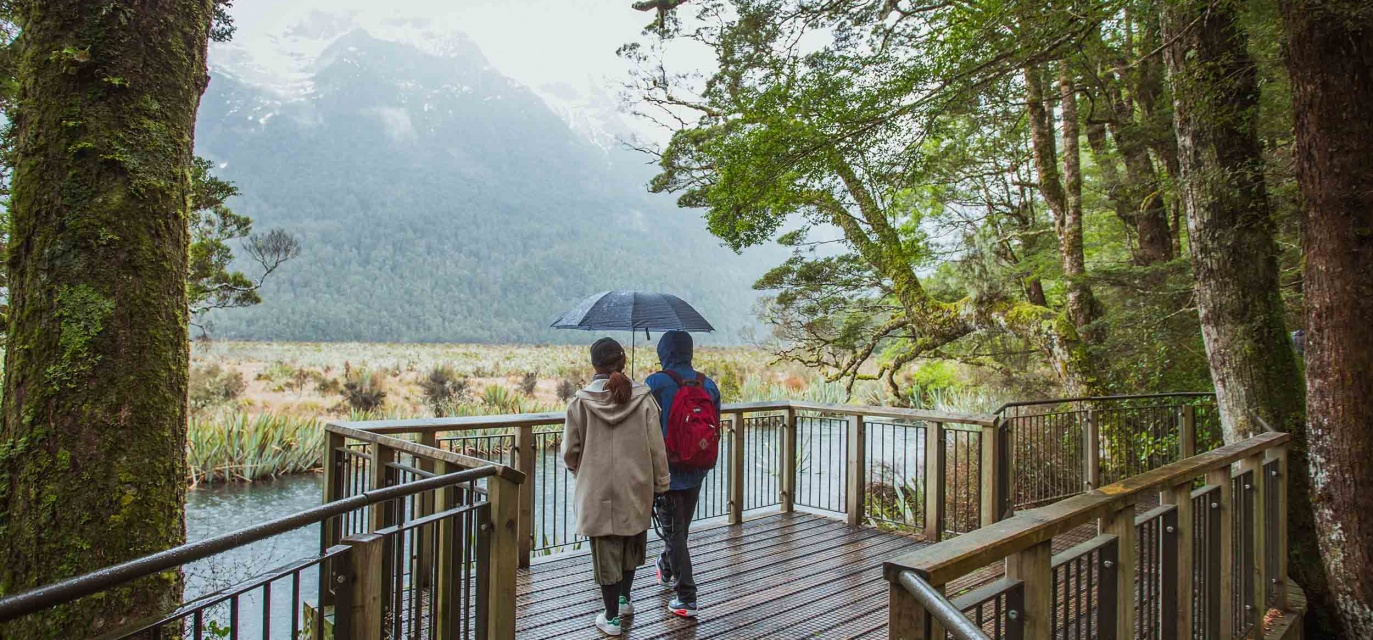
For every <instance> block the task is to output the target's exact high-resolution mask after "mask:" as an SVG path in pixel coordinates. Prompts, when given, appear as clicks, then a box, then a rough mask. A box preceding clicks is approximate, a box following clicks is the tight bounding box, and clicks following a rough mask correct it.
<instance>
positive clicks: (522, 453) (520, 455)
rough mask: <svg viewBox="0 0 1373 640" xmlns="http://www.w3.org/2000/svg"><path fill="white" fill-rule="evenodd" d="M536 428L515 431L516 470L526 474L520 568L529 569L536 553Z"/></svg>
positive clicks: (521, 489) (523, 491)
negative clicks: (532, 557)
mask: <svg viewBox="0 0 1373 640" xmlns="http://www.w3.org/2000/svg"><path fill="white" fill-rule="evenodd" d="M535 466H536V465H535V463H534V427H532V426H523V427H517V428H516V429H515V468H516V469H518V470H520V471H523V472H524V482H522V483H520V527H519V530H520V534H519V536H520V541H519V542H520V567H528V566H529V559H530V556H531V555H533V552H534V474H535V470H534V467H535Z"/></svg>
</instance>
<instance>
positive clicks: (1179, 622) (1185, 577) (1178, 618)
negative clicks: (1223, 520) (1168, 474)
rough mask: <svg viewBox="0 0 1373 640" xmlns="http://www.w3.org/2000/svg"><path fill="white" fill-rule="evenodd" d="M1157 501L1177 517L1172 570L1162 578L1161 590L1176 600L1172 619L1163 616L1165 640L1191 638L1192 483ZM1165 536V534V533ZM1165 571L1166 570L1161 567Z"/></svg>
mask: <svg viewBox="0 0 1373 640" xmlns="http://www.w3.org/2000/svg"><path fill="white" fill-rule="evenodd" d="M1159 502H1162V503H1163V504H1171V505H1173V507H1174V509H1175V511H1174V512H1173V513H1174V514H1175V515H1176V516H1177V517H1176V518H1175V522H1174V523H1172V524H1171V526H1172V527H1173V529H1174V531H1173V534H1174V546H1175V549H1176V552H1175V557H1176V561H1175V562H1173V563H1172V565H1173V567H1174V569H1175V571H1173V572H1172V573H1171V574H1169V573H1165V574H1164V575H1163V582H1164V588H1165V589H1171V590H1172V592H1173V593H1174V594H1175V595H1176V597H1177V600H1176V602H1177V608H1176V609H1175V611H1176V612H1177V613H1176V615H1175V616H1174V617H1173V618H1169V617H1167V616H1164V618H1163V624H1164V625H1166V627H1167V628H1168V629H1171V632H1170V633H1171V635H1169V632H1168V629H1165V636H1164V637H1165V638H1178V639H1182V638H1191V637H1192V619H1193V615H1194V614H1193V611H1192V568H1193V565H1192V563H1193V562H1194V556H1193V553H1192V541H1193V540H1194V539H1195V535H1196V532H1195V531H1194V530H1193V526H1192V483H1191V482H1190V481H1188V482H1184V483H1181V484H1178V485H1174V486H1173V487H1170V488H1168V489H1167V490H1165V491H1161V492H1159ZM1165 533H1168V532H1165ZM1165 569H1166V567H1165Z"/></svg>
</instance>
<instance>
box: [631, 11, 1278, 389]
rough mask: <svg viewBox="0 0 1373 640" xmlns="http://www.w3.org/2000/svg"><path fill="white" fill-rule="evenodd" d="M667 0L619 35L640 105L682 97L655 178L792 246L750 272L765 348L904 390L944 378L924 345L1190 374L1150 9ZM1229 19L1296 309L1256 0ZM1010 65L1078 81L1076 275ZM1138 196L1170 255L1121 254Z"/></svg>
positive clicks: (728, 227)
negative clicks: (637, 30) (685, 70)
mask: <svg viewBox="0 0 1373 640" xmlns="http://www.w3.org/2000/svg"><path fill="white" fill-rule="evenodd" d="M688 6H693V5H684V6H683V8H679V9H677V10H676V11H675V13H680V14H681V15H673V16H669V17H670V18H671V19H670V20H666V21H665V22H663V23H662V24H661V25H659V26H658V27H657V28H654V29H652V30H650V31H649V32H648V33H647V35H646V37H645V39H644V40H642V41H640V42H637V43H633V44H631V45H627V46H625V47H623V48H622V49H621V55H622V56H624V57H625V58H626V59H627V60H629V61H630V62H631V63H633V64H634V65H635V67H636V68H637V70H638V71H637V72H636V73H635V76H634V81H635V84H634V86H635V88H636V89H637V90H638V91H639V92H640V94H641V96H642V97H643V98H644V100H645V102H646V103H647V104H648V105H650V108H661V109H662V110H663V111H666V112H670V113H673V114H676V115H680V114H682V113H687V114H690V116H691V117H687V118H680V119H678V120H675V121H679V122H681V123H682V124H681V125H680V126H679V127H677V128H676V130H675V131H674V135H673V137H672V139H671V141H670V142H669V144H668V145H667V146H666V147H665V148H664V149H663V150H662V154H661V156H660V163H659V169H660V172H659V175H658V176H656V177H655V178H654V180H653V181H652V182H651V187H652V188H653V189H654V190H656V191H664V192H673V193H676V194H677V195H678V198H679V200H678V203H679V205H681V206H684V207H694V208H702V209H704V210H705V213H706V217H707V221H708V225H709V228H710V229H711V231H712V232H713V233H714V234H715V235H716V236H718V237H719V238H721V239H722V240H723V241H724V242H725V243H726V244H728V245H729V246H731V247H735V248H739V247H745V246H752V245H756V244H760V243H763V242H766V241H767V240H769V239H771V238H773V237H776V238H777V240H778V242H779V243H781V244H783V245H784V246H787V247H790V248H791V249H792V255H791V257H790V258H788V259H786V260H785V261H784V262H782V263H781V264H780V265H778V266H777V267H775V268H773V269H772V270H770V271H769V272H768V273H767V274H765V275H764V276H763V277H762V278H760V279H759V280H758V281H757V283H756V284H755V287H756V288H758V289H761V290H765V291H768V292H769V293H770V295H771V297H770V298H768V299H766V304H765V306H764V308H763V319H764V320H765V321H766V322H767V323H768V324H770V325H771V326H772V328H773V331H774V333H775V335H776V336H777V337H778V338H779V339H780V340H781V345H779V347H778V350H777V352H778V354H779V355H780V356H781V357H783V358H785V359H788V360H793V361H796V362H799V363H802V364H805V365H806V366H810V367H818V368H821V369H824V370H825V371H826V372H827V375H828V376H829V377H831V378H834V379H843V380H846V381H848V383H849V384H854V383H856V382H858V381H861V380H863V379H868V378H872V377H875V376H879V375H882V373H883V372H885V373H886V374H887V376H888V378H887V379H888V380H889V384H888V389H887V393H888V394H890V395H893V396H896V395H898V394H896V393H895V389H896V386H897V385H896V382H895V377H896V376H895V374H896V372H898V371H903V370H904V371H906V372H907V374H906V376H905V377H908V378H909V379H910V382H911V383H912V384H914V385H915V386H916V387H917V388H919V389H921V390H922V391H921V392H920V393H926V392H928V391H930V390H936V389H939V390H943V389H950V388H952V387H951V386H950V385H951V383H952V382H953V381H952V380H951V379H950V378H949V377H948V376H942V375H939V374H938V373H937V371H938V370H937V369H932V368H929V367H930V365H929V364H928V363H929V362H930V361H944V362H955V361H957V362H961V363H964V364H967V365H971V366H975V367H981V368H983V369H985V370H986V371H987V372H988V374H987V375H997V376H1001V377H1002V378H1009V381H1010V383H1011V384H1013V385H1017V386H1019V388H1020V389H1023V390H1024V391H1026V392H1034V391H1040V390H1044V389H1045V386H1046V385H1045V382H1046V381H1053V382H1054V383H1055V384H1062V383H1065V382H1068V381H1069V378H1070V376H1068V375H1067V373H1066V371H1067V369H1068V367H1070V366H1071V367H1075V368H1079V369H1081V371H1078V372H1076V373H1074V374H1073V375H1074V376H1076V378H1075V379H1074V381H1075V382H1079V383H1080V382H1082V381H1086V382H1087V383H1089V384H1090V385H1091V386H1092V388H1093V390H1094V391H1097V392H1127V391H1128V392H1140V391H1154V390H1176V389H1205V388H1208V387H1209V386H1210V381H1209V370H1208V367H1207V362H1206V358H1205V349H1204V347H1203V345H1202V343H1201V339H1200V327H1199V323H1198V320H1197V312H1196V307H1195V300H1194V298H1193V297H1192V295H1191V282H1192V274H1191V272H1190V264H1189V262H1188V261H1187V260H1186V259H1183V258H1177V257H1171V258H1170V257H1169V256H1177V255H1179V254H1181V255H1185V250H1186V247H1187V238H1186V233H1187V230H1186V228H1185V226H1184V225H1180V224H1178V223H1177V220H1178V218H1179V215H1178V212H1179V208H1180V207H1181V206H1182V203H1181V201H1180V198H1179V194H1177V193H1176V191H1175V188H1174V185H1173V179H1174V178H1175V177H1176V176H1175V175H1174V174H1175V173H1176V167H1175V166H1174V165H1173V164H1171V163H1172V162H1173V161H1174V160H1173V158H1175V154H1176V148H1177V141H1176V140H1175V139H1174V133H1173V122H1172V112H1171V102H1170V97H1169V95H1168V92H1169V90H1170V89H1169V87H1168V85H1167V81H1168V79H1167V78H1165V77H1164V74H1163V71H1162V62H1161V59H1160V58H1159V55H1158V53H1159V50H1160V49H1161V47H1160V45H1161V43H1160V42H1159V41H1158V37H1159V36H1158V33H1157V29H1158V25H1157V23H1156V19H1157V12H1158V10H1159V7H1158V6H1157V5H1156V4H1149V3H1137V2H1133V1H1132V2H1125V3H1095V4H1090V3H1089V4H1087V5H1073V6H1072V7H1071V8H1070V7H1068V6H1067V5H1063V4H1060V3H1049V4H1044V5H1027V4H1024V3H1021V4H1016V3H1005V2H976V3H952V4H950V3H943V4H939V3H936V4H933V5H930V6H928V7H923V8H921V10H919V11H913V12H910V13H907V14H902V15H901V19H900V20H895V21H893V20H891V19H890V18H891V17H892V15H893V14H891V12H892V11H897V12H899V11H900V8H896V7H888V6H886V5H880V7H881V8H880V10H879V5H877V4H872V3H859V2H847V1H845V2H836V3H828V4H826V5H824V6H823V7H821V6H819V5H815V4H813V3H807V2H797V1H795V0H722V1H720V2H714V3H701V4H699V5H694V6H696V9H695V15H689V14H688V10H687V8H685V7H688ZM1245 21H1246V24H1245V28H1246V29H1247V30H1249V32H1250V33H1249V34H1248V35H1249V37H1250V41H1251V42H1252V43H1253V46H1252V47H1251V48H1252V49H1253V53H1254V56H1255V59H1256V61H1257V63H1258V67H1259V73H1260V76H1261V82H1260V86H1261V87H1262V90H1263V100H1262V103H1261V105H1260V112H1261V113H1260V120H1259V131H1260V136H1261V138H1262V139H1263V140H1264V141H1265V145H1264V147H1265V149H1266V150H1267V152H1266V153H1267V155H1268V157H1267V158H1265V159H1266V160H1267V161H1268V163H1267V171H1268V175H1267V178H1268V181H1269V185H1270V189H1269V190H1270V194H1271V195H1272V196H1273V197H1272V199H1273V200H1274V207H1275V211H1277V214H1276V215H1275V220H1276V221H1277V222H1278V225H1279V229H1280V230H1281V231H1280V233H1281V239H1280V245H1282V246H1283V247H1284V248H1285V254H1284V256H1283V262H1284V273H1285V276H1284V281H1285V282H1291V283H1292V286H1290V287H1288V288H1286V289H1285V294H1286V297H1287V301H1288V308H1289V319H1290V320H1291V322H1292V323H1295V322H1298V321H1299V314H1298V313H1291V311H1295V310H1298V309H1299V308H1300V287H1299V286H1298V284H1299V283H1298V282H1297V279H1298V278H1299V274H1298V273H1297V268H1296V267H1297V266H1298V253H1299V252H1298V244H1299V243H1298V242H1297V239H1298V237H1299V236H1298V233H1297V229H1296V228H1295V224H1292V220H1294V219H1295V216H1294V215H1293V212H1294V211H1296V207H1295V200H1296V198H1295V189H1294V185H1295V182H1294V180H1293V178H1292V175H1291V168H1290V167H1291V161H1290V158H1289V155H1290V149H1291V144H1290V141H1291V122H1290V119H1291V115H1290V97H1289V95H1288V92H1289V91H1290V90H1289V89H1288V82H1287V80H1286V78H1285V70H1284V69H1283V68H1282V64H1281V60H1280V58H1279V51H1280V47H1279V40H1280V39H1279V38H1278V34H1279V32H1280V28H1279V26H1278V22H1277V18H1276V16H1275V14H1274V12H1273V4H1272V3H1259V4H1258V5H1254V6H1252V7H1248V8H1247V9H1246V13H1245ZM680 40H685V41H689V42H691V44H692V45H693V46H703V47H705V48H707V49H709V50H711V51H713V52H714V54H715V61H716V63H717V68H716V69H714V70H713V72H712V73H711V74H709V75H707V76H705V77H698V76H693V75H691V74H677V73H674V70H673V69H672V68H671V66H670V65H669V64H668V63H669V58H668V57H667V56H665V55H664V52H666V51H668V50H669V49H670V48H671V47H672V46H676V45H675V44H669V42H671V41H680ZM801 42H804V43H806V44H805V45H804V46H802V45H799V44H797V43H801ZM1027 68H1029V69H1031V70H1032V72H1033V73H1036V74H1039V75H1042V76H1045V77H1057V76H1059V73H1058V72H1059V70H1060V69H1067V70H1068V71H1067V73H1068V76H1069V77H1071V78H1072V79H1073V80H1074V81H1075V82H1076V94H1075V100H1076V102H1077V106H1078V107H1079V108H1078V114H1079V118H1080V119H1081V122H1079V123H1078V125H1079V127H1080V132H1079V133H1080V135H1083V136H1084V137H1085V138H1086V140H1084V141H1083V142H1082V143H1081V147H1082V148H1083V153H1081V154H1080V158H1079V159H1080V161H1081V163H1082V165H1083V172H1082V173H1083V176H1082V178H1083V180H1084V182H1085V184H1084V186H1083V188H1082V190H1081V191H1082V195H1083V225H1082V226H1083V235H1084V245H1085V251H1084V253H1085V263H1086V271H1087V274H1086V276H1082V277H1078V276H1075V277H1074V278H1072V279H1070V278H1067V277H1065V276H1064V267H1063V255H1062V251H1063V250H1062V248H1061V247H1060V238H1059V237H1058V236H1057V234H1056V228H1055V224H1056V221H1055V220H1054V219H1053V217H1052V216H1050V215H1049V211H1048V207H1047V206H1046V204H1047V203H1046V202H1045V199H1044V198H1043V197H1042V195H1041V194H1040V193H1039V189H1038V186H1039V184H1038V183H1039V180H1040V179H1041V176H1039V175H1037V172H1036V171H1035V169H1034V167H1035V163H1034V154H1033V153H1032V148H1031V145H1030V131H1029V127H1028V125H1027V119H1026V95H1027V90H1026V85H1025V80H1024V77H1025V73H1026V69H1027ZM1058 89H1059V87H1058V86H1057V85H1055V86H1053V87H1051V89H1050V91H1049V93H1051V94H1054V97H1053V98H1051V99H1050V100H1049V101H1048V103H1047V105H1046V106H1047V108H1048V110H1049V115H1050V119H1051V120H1058V119H1060V114H1061V109H1062V106H1063V105H1062V103H1061V101H1060V100H1059V99H1058V97H1057V93H1058ZM688 96H689V97H688ZM1094 127H1095V129H1094ZM1050 135H1051V136H1053V133H1052V132H1051V133H1050ZM1055 142H1057V141H1055ZM1138 149H1144V151H1143V154H1142V156H1141V155H1140V154H1138V153H1136V154H1135V155H1133V156H1128V157H1127V153H1126V152H1127V151H1131V152H1133V151H1132V150H1138ZM1169 154H1174V155H1169ZM1141 157H1142V158H1143V165H1141V164H1140V163H1139V162H1138V160H1139V159H1140V158H1141ZM1130 158H1134V159H1135V161H1134V162H1133V164H1132V160H1131V159H1130ZM1051 160H1052V162H1053V164H1054V165H1055V166H1057V165H1059V164H1060V161H1061V160H1063V161H1064V163H1065V164H1066V160H1065V159H1063V158H1062V155H1061V153H1059V155H1058V156H1056V157H1054V158H1052V159H1051ZM1151 165H1152V166H1151ZM1060 171H1062V169H1060ZM1150 172H1152V173H1150ZM1108 174H1109V175H1111V176H1113V177H1111V178H1110V180H1108ZM1113 181H1114V182H1113ZM1145 210H1149V211H1159V213H1158V215H1159V216H1164V215H1170V216H1171V218H1170V219H1168V220H1163V221H1162V224H1163V226H1164V227H1167V228H1166V229H1164V231H1165V232H1166V233H1167V234H1168V235H1169V236H1170V237H1172V238H1176V239H1178V240H1176V241H1175V242H1176V244H1175V246H1173V247H1166V248H1165V251H1164V253H1166V254H1167V255H1163V256H1161V257H1160V256H1158V255H1157V254H1147V255H1146V254H1143V253H1142V249H1141V245H1142V240H1141V238H1140V236H1141V234H1142V233H1143V232H1142V231H1140V229H1138V228H1136V223H1137V220H1138V219H1140V218H1142V217H1143V213H1142V212H1143V211H1145ZM798 221H799V222H800V224H801V226H800V227H799V228H796V226H795V225H796V224H797V222H798ZM836 231H838V233H837V234H836ZM779 234H780V235H779ZM1154 249H1157V246H1156V245H1151V250H1154ZM1083 289H1086V290H1088V291H1091V292H1092V295H1093V298H1094V299H1095V302H1096V304H1095V305H1094V306H1093V308H1094V310H1096V311H1099V313H1098V314H1097V315H1096V317H1095V320H1094V321H1092V322H1090V323H1083V326H1076V325H1075V324H1074V323H1073V322H1071V321H1069V318H1068V315H1067V314H1066V313H1065V309H1066V306H1067V305H1066V299H1067V297H1068V294H1069V292H1070V290H1083ZM941 304H943V305H949V306H948V307H943V309H949V310H952V313H951V314H941V313H939V311H940V310H941V307H940V306H939V305H941ZM931 310H934V312H931ZM950 315H953V316H954V318H952V319H951V318H950ZM958 323H964V324H962V325H959V324H958ZM912 367H914V369H912ZM1050 392H1053V390H1051V391H1050ZM917 395H918V394H917ZM909 401H910V402H914V403H917V404H919V403H923V402H926V399H924V398H919V397H917V398H913V399H911V400H909Z"/></svg>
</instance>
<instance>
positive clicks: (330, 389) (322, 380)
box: [315, 376, 343, 396]
mask: <svg viewBox="0 0 1373 640" xmlns="http://www.w3.org/2000/svg"><path fill="white" fill-rule="evenodd" d="M341 391H343V383H342V382H339V379H338V378H334V377H328V376H320V377H319V382H316V383H315V393H318V394H319V395H322V396H332V395H334V394H336V393H339V392H341Z"/></svg>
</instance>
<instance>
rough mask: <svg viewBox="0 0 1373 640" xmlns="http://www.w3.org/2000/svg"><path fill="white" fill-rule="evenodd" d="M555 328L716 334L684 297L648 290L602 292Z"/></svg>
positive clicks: (580, 304)
mask: <svg viewBox="0 0 1373 640" xmlns="http://www.w3.org/2000/svg"><path fill="white" fill-rule="evenodd" d="M553 328H554V329H581V330H583V331H636V330H638V329H643V330H645V331H674V330H676V331H714V330H715V327H712V326H710V323H709V322H706V319H705V318H702V317H701V314H700V313H698V312H697V311H696V310H695V309H693V308H691V305H689V304H687V303H686V302H685V301H683V300H682V299H681V298H678V297H677V296H674V295H668V294H666V293H649V292H645V291H602V292H600V293H598V294H596V295H593V296H591V297H589V298H587V299H585V300H582V301H581V302H579V303H577V306H575V307H573V308H572V310H571V311H568V312H567V313H564V314H563V315H562V317H561V318H558V320H557V321H556V322H554V323H553Z"/></svg>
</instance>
